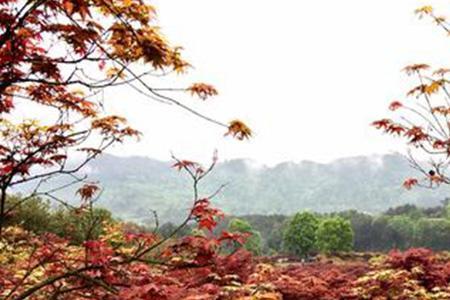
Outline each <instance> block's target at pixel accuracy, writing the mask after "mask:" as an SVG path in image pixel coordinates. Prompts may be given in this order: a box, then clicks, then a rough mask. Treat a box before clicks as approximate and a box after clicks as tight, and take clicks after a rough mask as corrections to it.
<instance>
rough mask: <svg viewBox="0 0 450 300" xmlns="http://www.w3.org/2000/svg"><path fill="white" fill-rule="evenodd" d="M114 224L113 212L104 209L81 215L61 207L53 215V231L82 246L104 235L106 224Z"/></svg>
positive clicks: (96, 209) (94, 209)
mask: <svg viewBox="0 0 450 300" xmlns="http://www.w3.org/2000/svg"><path fill="white" fill-rule="evenodd" d="M112 222H113V218H112V216H111V212H109V211H108V210H106V209H104V208H93V209H92V210H91V211H88V212H82V213H79V212H77V211H74V210H69V209H66V208H62V207H61V208H59V209H58V210H56V211H55V212H53V214H52V227H51V231H52V232H53V233H55V234H57V235H59V236H61V237H64V238H67V239H69V240H70V241H72V242H73V243H75V244H81V243H82V242H83V241H86V240H93V239H97V238H98V237H99V236H100V234H102V233H103V228H104V224H106V223H112Z"/></svg>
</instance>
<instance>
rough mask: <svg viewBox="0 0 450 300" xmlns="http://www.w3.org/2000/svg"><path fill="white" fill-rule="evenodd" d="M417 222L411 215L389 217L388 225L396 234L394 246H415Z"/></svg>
mask: <svg viewBox="0 0 450 300" xmlns="http://www.w3.org/2000/svg"><path fill="white" fill-rule="evenodd" d="M415 224H416V222H415V221H414V220H413V219H412V218H411V217H409V216H406V215H404V216H402V215H398V216H394V217H391V218H389V220H388V226H389V228H391V229H392V230H393V231H394V232H395V235H396V238H395V241H394V245H393V247H394V248H399V249H408V248H410V247H412V246H413V243H414V237H415Z"/></svg>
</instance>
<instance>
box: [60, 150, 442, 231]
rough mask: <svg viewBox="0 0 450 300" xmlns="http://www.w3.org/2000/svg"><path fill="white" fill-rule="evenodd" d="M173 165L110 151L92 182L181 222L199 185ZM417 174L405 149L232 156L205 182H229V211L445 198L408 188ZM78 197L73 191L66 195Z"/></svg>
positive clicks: (124, 211) (123, 205)
mask: <svg viewBox="0 0 450 300" xmlns="http://www.w3.org/2000/svg"><path fill="white" fill-rule="evenodd" d="M171 165H172V163H171V162H168V161H160V160H157V159H153V158H148V157H143V156H132V157H119V156H114V155H111V154H105V155H103V156H101V157H100V158H98V159H97V160H94V161H93V162H91V163H90V164H89V169H88V172H87V173H89V176H90V179H91V180H98V181H99V182H100V183H101V185H102V186H103V187H104V193H103V194H102V197H101V200H100V201H99V205H100V206H104V207H106V208H108V209H110V210H111V211H112V212H113V213H114V215H116V216H118V217H120V218H122V219H125V220H132V221H135V222H140V223H145V222H151V219H152V214H151V213H150V210H156V211H157V212H158V214H159V216H160V221H162V222H164V221H178V220H180V219H181V218H182V217H183V216H184V215H186V213H187V211H188V208H189V206H190V202H191V198H192V196H191V194H192V190H191V183H190V181H189V180H188V178H187V176H186V175H185V174H182V172H179V171H177V170H175V169H173V168H171ZM414 174H415V173H414V171H413V170H412V169H411V168H410V167H409V165H408V163H407V161H406V159H405V158H404V157H403V156H401V155H400V154H385V155H371V156H355V157H346V158H341V159H337V160H334V161H332V162H330V163H316V162H313V161H300V162H283V163H279V164H277V165H274V166H267V165H264V164H255V163H254V161H252V160H248V159H232V160H226V161H223V162H220V163H218V164H217V166H216V168H215V170H214V171H213V172H212V174H211V176H209V177H208V178H206V179H205V181H204V182H202V184H201V186H200V192H201V193H202V195H204V196H206V195H209V194H211V193H212V192H213V191H215V189H216V188H217V187H218V186H220V185H221V184H223V183H228V185H227V187H226V189H224V190H223V192H222V193H221V194H220V195H218V196H217V197H216V198H214V199H213V203H214V204H215V205H216V206H218V207H220V208H221V209H223V210H224V211H225V212H226V213H229V214H233V215H243V214H280V213H281V214H287V215H289V214H293V213H295V212H297V211H299V210H305V209H307V210H311V211H317V212H331V211H342V210H348V209H358V210H361V211H365V212H369V213H377V212H381V211H383V210H386V209H388V208H389V207H392V206H397V205H402V204H406V203H411V204H416V205H418V206H433V205H437V204H439V202H440V201H442V200H444V199H445V198H446V197H447V195H450V189H449V188H447V187H443V188H440V189H438V190H426V189H414V190H413V191H406V190H404V189H403V188H402V187H401V183H402V182H403V180H404V179H405V178H406V177H409V176H413V175H414ZM70 196H73V192H72V194H70V193H68V192H66V193H65V195H64V197H70Z"/></svg>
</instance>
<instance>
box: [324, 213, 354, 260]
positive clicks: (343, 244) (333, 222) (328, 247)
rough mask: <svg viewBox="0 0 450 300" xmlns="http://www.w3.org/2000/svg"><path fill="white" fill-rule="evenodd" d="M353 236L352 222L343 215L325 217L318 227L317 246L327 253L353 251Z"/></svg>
mask: <svg viewBox="0 0 450 300" xmlns="http://www.w3.org/2000/svg"><path fill="white" fill-rule="evenodd" d="M353 237H354V233H353V229H352V226H351V224H350V222H349V221H348V220H345V219H343V218H341V217H333V218H328V219H324V220H323V221H322V222H321V223H320V224H319V227H318V228H317V246H318V248H319V250H320V251H322V252H325V253H333V252H340V251H351V250H352V249H353Z"/></svg>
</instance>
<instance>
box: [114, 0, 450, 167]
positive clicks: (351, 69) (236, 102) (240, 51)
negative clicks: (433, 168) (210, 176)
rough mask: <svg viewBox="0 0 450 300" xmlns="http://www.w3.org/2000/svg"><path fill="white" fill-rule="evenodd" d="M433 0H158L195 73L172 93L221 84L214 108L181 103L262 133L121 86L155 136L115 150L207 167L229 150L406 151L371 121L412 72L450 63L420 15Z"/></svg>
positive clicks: (268, 155)
mask: <svg viewBox="0 0 450 300" xmlns="http://www.w3.org/2000/svg"><path fill="white" fill-rule="evenodd" d="M435 2H436V3H437V4H441V6H442V7H443V9H445V7H444V6H443V5H442V3H440V2H439V1H435ZM441 2H442V1H441ZM428 3H430V2H423V1H422V2H421V1H418V0H395V1H392V0H376V1H375V0H372V1H367V0H366V1H361V0H341V1H335V0H313V1H312V0H311V1H292V0H278V1H266V0H245V1H242V0H240V1H238V0H227V1H221V0H215V1H211V0H189V1H186V0H158V1H156V2H155V5H156V7H157V8H158V13H159V21H160V24H161V27H162V30H163V32H164V33H165V34H166V36H167V37H168V38H169V40H171V41H172V43H174V44H177V45H182V46H183V47H184V48H185V51H184V54H185V57H186V58H187V59H188V60H189V62H190V63H191V64H193V65H194V66H195V69H193V70H191V72H190V73H189V75H187V76H184V77H180V78H178V79H177V80H178V81H172V80H170V81H168V82H167V83H166V85H169V86H170V85H172V86H184V85H186V84H188V83H189V82H198V81H203V82H208V83H212V84H214V85H215V86H216V87H217V88H218V89H219V92H220V95H219V96H218V97H216V98H213V99H211V100H209V101H208V102H206V103H201V105H197V103H198V102H200V101H199V100H197V99H193V98H190V97H185V96H182V95H180V97H179V98H180V99H181V100H183V101H184V103H186V104H190V105H191V104H192V105H194V107H195V108H198V109H199V110H200V111H201V112H203V113H205V114H207V115H209V116H212V117H214V118H216V119H219V120H221V121H229V120H231V119H233V118H239V119H243V120H245V121H246V122H247V123H248V124H249V125H250V126H251V127H252V128H253V130H254V132H255V135H254V138H253V139H252V140H251V141H249V142H238V141H234V140H232V139H231V138H224V137H223V133H224V131H223V128H218V127H216V126H214V125H212V124H208V123H207V122H204V121H203V120H200V119H198V118H196V117H193V116H192V115H189V114H188V113H186V112H183V111H181V110H179V109H178V108H176V107H170V106H165V105H161V104H158V103H155V102H150V101H148V100H145V99H143V98H142V97H141V96H139V95H138V94H134V93H133V92H129V91H128V90H120V91H115V92H114V93H112V94H109V97H110V98H112V99H111V102H110V106H109V107H110V109H111V110H112V111H117V112H118V113H121V114H123V115H125V116H127V117H128V119H129V121H130V122H131V124H132V125H134V126H135V127H137V128H138V129H140V130H141V131H142V132H143V133H144V137H143V139H142V140H141V141H140V142H139V143H131V144H125V145H124V146H119V147H116V148H114V149H113V150H112V152H113V153H115V154H119V155H145V156H150V157H154V158H159V159H169V158H170V151H173V152H174V153H176V154H177V155H178V156H180V157H185V158H193V159H199V160H203V161H204V160H206V159H207V158H209V157H210V155H211V153H212V151H213V149H215V148H217V149H218V150H219V155H220V157H221V159H231V158H237V157H245V158H251V159H254V160H256V161H258V162H261V163H266V164H275V163H278V162H281V161H286V160H294V161H300V160H314V161H320V162H326V161H329V160H332V159H335V158H339V157H346V156H353V155H361V154H364V155H370V154H374V153H387V152H391V151H397V150H402V149H403V146H402V144H400V143H398V142H396V141H395V140H394V139H392V138H390V137H388V136H383V135H381V134H380V133H379V132H377V131H376V130H375V129H373V128H371V127H370V126H369V124H370V123H371V121H373V120H375V119H378V118H381V117H385V116H386V115H387V114H388V109H387V106H388V105H389V103H390V102H391V101H392V100H394V99H399V100H403V98H404V94H405V93H406V91H407V90H408V87H409V86H410V85H409V84H410V83H409V82H408V81H407V78H406V76H405V75H404V74H402V73H401V69H402V68H403V67H404V66H405V65H407V64H410V63H417V62H426V63H429V64H431V65H433V66H437V67H441V66H446V67H449V66H450V61H449V60H448V59H449V58H450V39H449V38H448V37H446V35H445V34H444V33H443V32H441V31H440V30H438V28H437V27H436V26H434V25H433V24H432V23H431V22H430V21H429V20H418V18H417V16H415V15H414V13H413V12H414V9H415V8H417V7H419V6H422V5H424V4H428ZM431 4H434V3H433V2H431ZM442 12H443V13H444V14H445V13H447V14H450V9H447V10H442ZM158 84H159V85H161V83H158Z"/></svg>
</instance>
